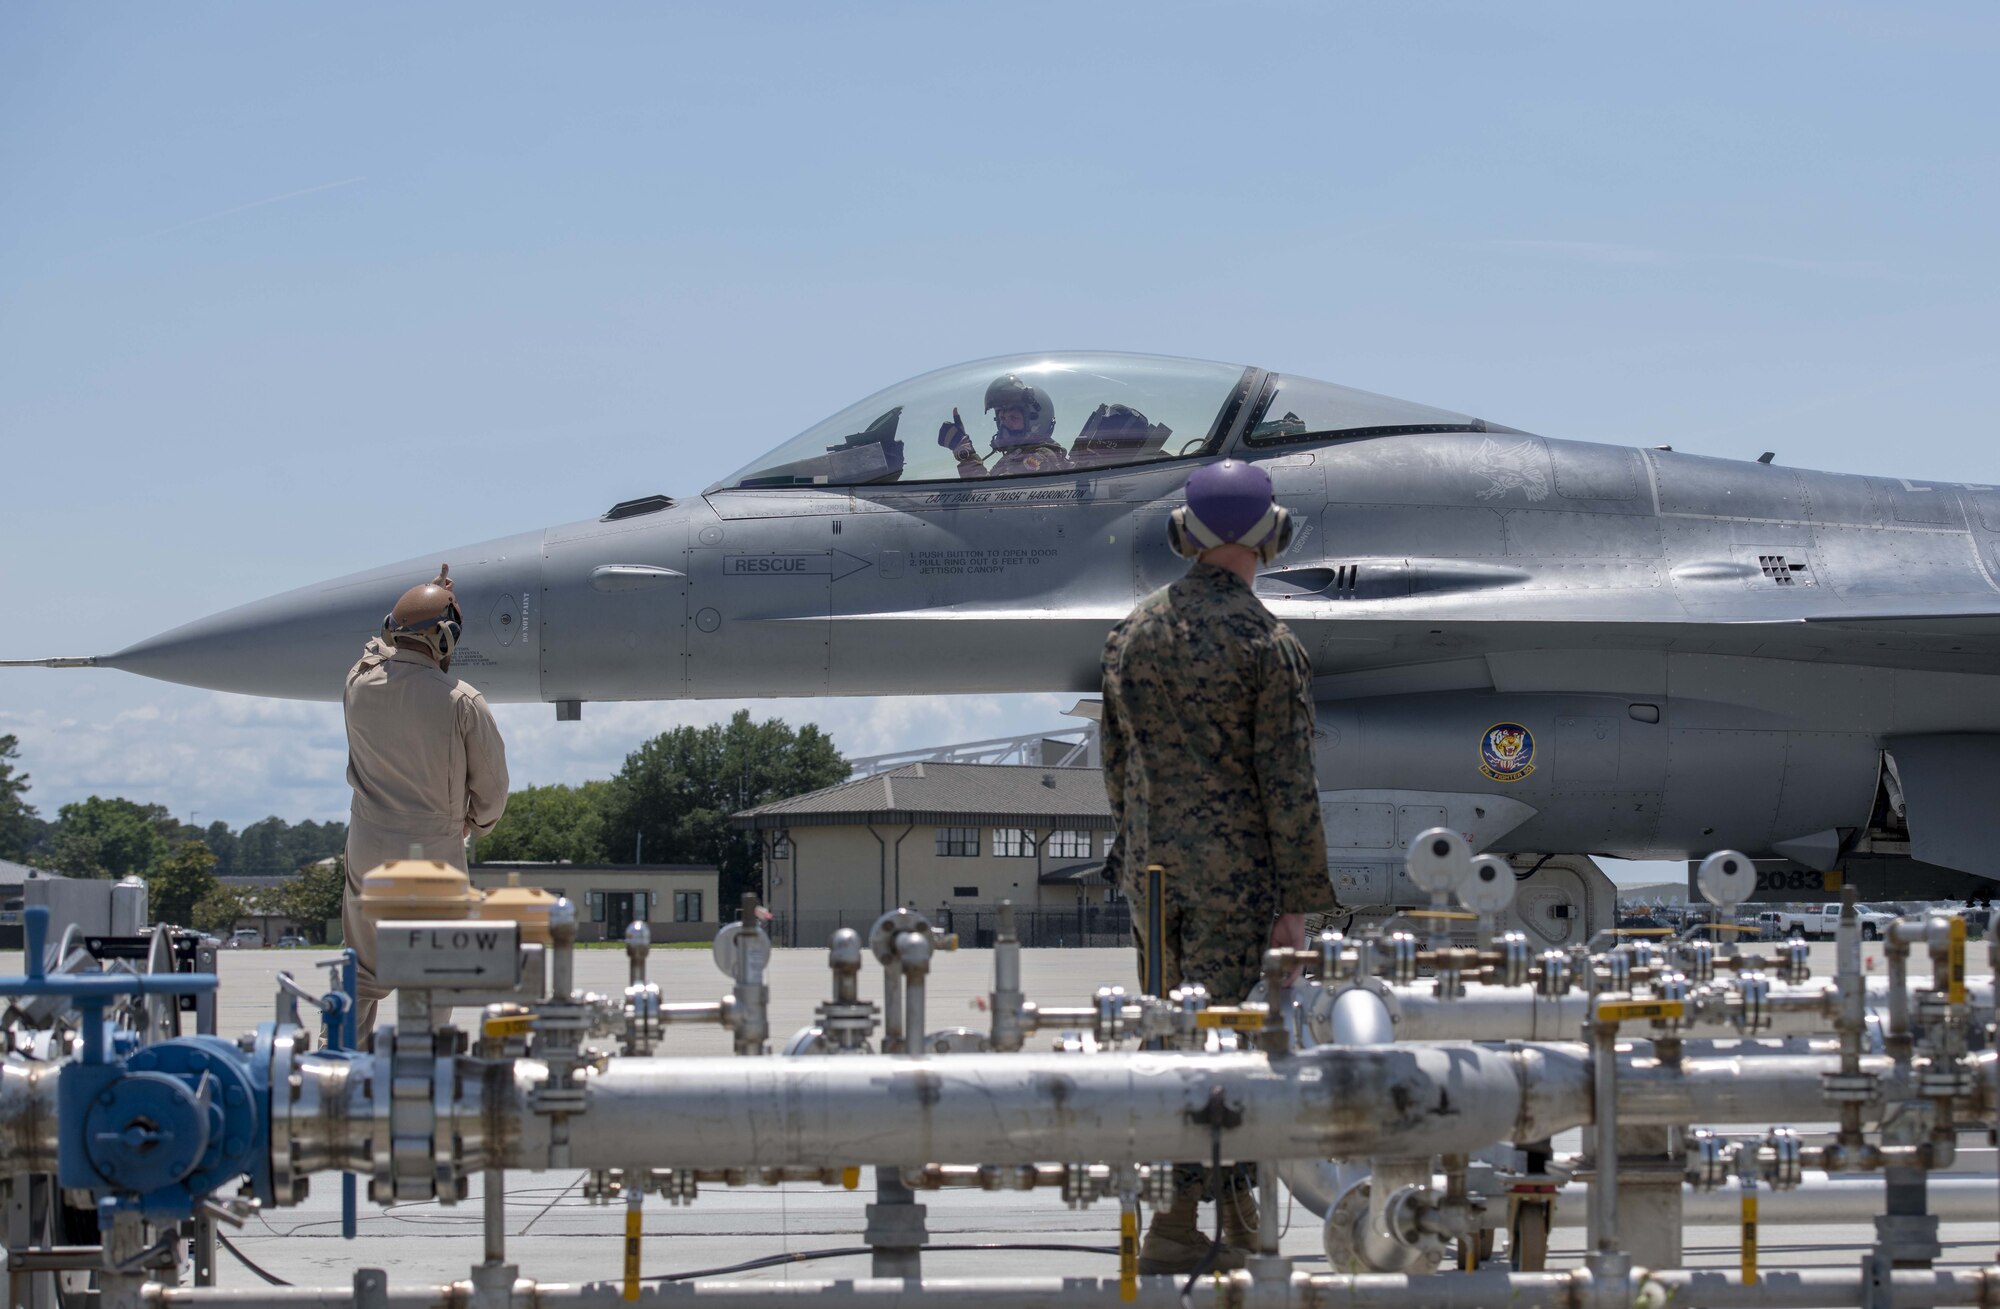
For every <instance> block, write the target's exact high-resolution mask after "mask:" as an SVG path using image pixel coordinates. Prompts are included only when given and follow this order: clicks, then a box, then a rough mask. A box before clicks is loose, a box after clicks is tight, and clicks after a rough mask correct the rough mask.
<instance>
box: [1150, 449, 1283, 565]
mask: <svg viewBox="0 0 2000 1309" xmlns="http://www.w3.org/2000/svg"><path fill="white" fill-rule="evenodd" d="M1167 539H1168V541H1169V542H1171V543H1172V545H1173V547H1174V553H1176V554H1178V555H1180V556H1181V557H1182V558H1184V559H1194V558H1197V557H1199V556H1200V554H1201V552H1202V551H1204V550H1212V549H1214V548H1215V547H1216V546H1219V545H1242V546H1248V547H1249V548H1250V549H1252V550H1255V551H1256V552H1257V555H1258V557H1259V558H1260V559H1262V560H1263V561H1264V562H1265V563H1267V564H1268V563H1270V562H1271V561H1272V560H1273V559H1275V558H1277V557H1278V556H1279V555H1280V554H1283V553H1284V551H1285V547H1287V546H1289V545H1290V544H1291V543H1292V516H1291V515H1290V514H1288V513H1287V512H1285V507H1284V506H1283V505H1281V504H1279V503H1278V501H1277V498H1276V495H1275V493H1274V492H1273V491H1272V488H1271V475H1270V474H1269V473H1267V472H1265V471H1264V470H1263V469H1261V468H1259V467H1258V466H1257V465H1255V464H1250V463H1245V462H1243V461H1242V460H1240V459H1225V460H1223V461H1222V462H1221V463H1219V464H1209V465H1207V466H1206V467H1203V468H1197V469H1195V470H1194V474H1193V475H1192V476H1190V477H1189V478H1188V481H1187V503H1186V504H1185V505H1182V506H1181V507H1180V508H1178V509H1176V510H1174V512H1173V513H1172V514H1170V515H1169V516H1168V518H1167Z"/></svg>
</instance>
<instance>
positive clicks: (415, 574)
mask: <svg viewBox="0 0 2000 1309" xmlns="http://www.w3.org/2000/svg"><path fill="white" fill-rule="evenodd" d="M541 539H542V534H541V533H540V532H533V533H524V534H523V535H520V536H514V537H507V538H504V539H502V540H499V541H489V542H486V543H484V544H482V545H474V546H465V547H461V548H459V549H456V550H444V551H438V552H436V553H434V554H430V555H426V556H423V557H421V558H418V559H413V560H409V561H407V562H404V563H399V564H392V565H389V566H388V567H385V568H377V569H371V570H370V571H368V572H366V573H356V574H353V575H351V576H348V577H342V578H336V579H334V580H333V581H330V582H321V583H318V584H316V585H313V586H306V587H301V588H299V589H298V590H296V591H287V592H285V593H283V594H281V595H274V596H272V597H270V598H269V599H265V600H258V601H256V602H254V603H252V604H247V605H240V606H238V607H237V608H235V609H230V610H226V611H224V612H223V613H219V614H213V615H211V616H209V617H207V618H201V619H197V620H195V621H194V622H191V623H186V624H183V625H182V626H180V627H176V628H174V629H173V630H171V631H167V632H162V633H160V634H159V635H158V636H154V637H149V638H147V639H146V640H143V641H140V642H137V643H136V644H133V645H130V646H127V647H126V648H125V649H123V650H120V651H119V652H118V653H117V654H113V655H106V656H104V657H102V658H100V659H99V660H98V661H97V663H98V665H99V666H101V667H106V668H117V669H121V670H123V671H125V672H128V673H137V674H138V675H139V676H141V677H152V678H158V679H159V680H161V681H164V682H179V683H181V684H182V685H185V686H199V687H205V688H207V689H209V690H214V691H234V692H237V693H238V694H242V695H267V696H278V697H282V698H284V699H290V700H338V699H340V696H341V691H342V689H343V687H344V686H345V684H346V674H347V670H348V669H349V668H351V667H353V665H354V661H355V660H356V659H358V658H360V657H361V651H362V648H363V647H364V646H365V645H366V644H367V643H368V641H369V639H370V638H371V637H373V636H375V635H376V634H378V633H379V632H380V631H381V630H382V618H383V616H384V615H385V614H387V613H388V612H389V609H390V606H392V605H394V604H395V602H396V597H397V596H399V595H401V594H402V593H403V592H404V591H405V590H407V589H408V588H409V587H411V586H414V585H416V584H417V583H419V582H425V581H428V580H430V579H431V578H432V577H435V576H436V575H437V570H438V564H439V563H440V562H449V563H450V564H451V576H452V580H453V583H454V586H453V590H454V593H455V594H456V596H457V598H458V603H459V608H460V610H461V611H462V612H463V613H464V615H465V627H464V631H463V633H462V634H461V636H460V639H459V648H458V651H457V653H456V654H455V655H454V658H453V663H452V672H453V673H455V674H457V675H458V676H460V677H461V678H463V679H464V680H466V681H468V682H470V683H472V684H473V685H474V686H476V687H478V688H479V689H480V690H481V691H483V692H485V693H486V694H487V695H488V696H489V697H490V698H492V699H496V700H535V699H539V698H540V695H539V658H540V646H541V642H540V637H539V633H537V632H534V631H532V630H531V629H530V627H529V625H528V623H527V621H526V620H527V615H528V614H529V613H531V612H533V608H532V607H531V605H530V604H529V603H528V600H529V597H530V596H531V595H532V594H533V593H534V591H535V590H536V589H537V588H538V586H539V584H540V577H541Z"/></svg>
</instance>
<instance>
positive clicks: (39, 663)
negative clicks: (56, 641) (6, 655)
mask: <svg viewBox="0 0 2000 1309" xmlns="http://www.w3.org/2000/svg"><path fill="white" fill-rule="evenodd" d="M100 658H102V656H100V655H55V656H53V657H51V658H48V659H0V668H95V667H97V663H98V660H99V659H100Z"/></svg>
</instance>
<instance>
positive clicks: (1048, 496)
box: [917, 486, 1090, 505]
mask: <svg viewBox="0 0 2000 1309" xmlns="http://www.w3.org/2000/svg"><path fill="white" fill-rule="evenodd" d="M1089 498H1090V494H1089V492H1088V491H1086V490H1084V489H1083V488H1081V487H1075V486H1044V487H1036V488H1034V489H1032V490H1019V491H933V492H931V493H930V494H928V495H926V496H924V497H923V498H921V499H920V500H918V501H917V503H918V504H922V505H1000V504H1037V503H1040V504H1046V503H1048V502H1050V501H1063V502H1068V501H1076V500H1088V499H1089Z"/></svg>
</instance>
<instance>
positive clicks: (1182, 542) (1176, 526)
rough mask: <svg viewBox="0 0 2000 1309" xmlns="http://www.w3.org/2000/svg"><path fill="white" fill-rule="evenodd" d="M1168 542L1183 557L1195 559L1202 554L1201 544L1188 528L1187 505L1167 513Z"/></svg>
mask: <svg viewBox="0 0 2000 1309" xmlns="http://www.w3.org/2000/svg"><path fill="white" fill-rule="evenodd" d="M1167 544H1168V545H1170V546H1172V547H1173V550H1174V553H1175V554H1177V555H1179V556H1180V557H1181V558H1183V559H1194V558H1196V557H1198V556H1199V555H1200V554H1201V546H1200V545H1199V544H1198V543H1197V542H1196V541H1195V540H1194V538H1193V536H1192V535H1190V534H1189V532H1188V529H1187V506H1186V505H1182V506H1181V507H1180V508H1178V509H1176V510H1174V511H1173V512H1172V513H1170V514H1168V515H1167Z"/></svg>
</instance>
